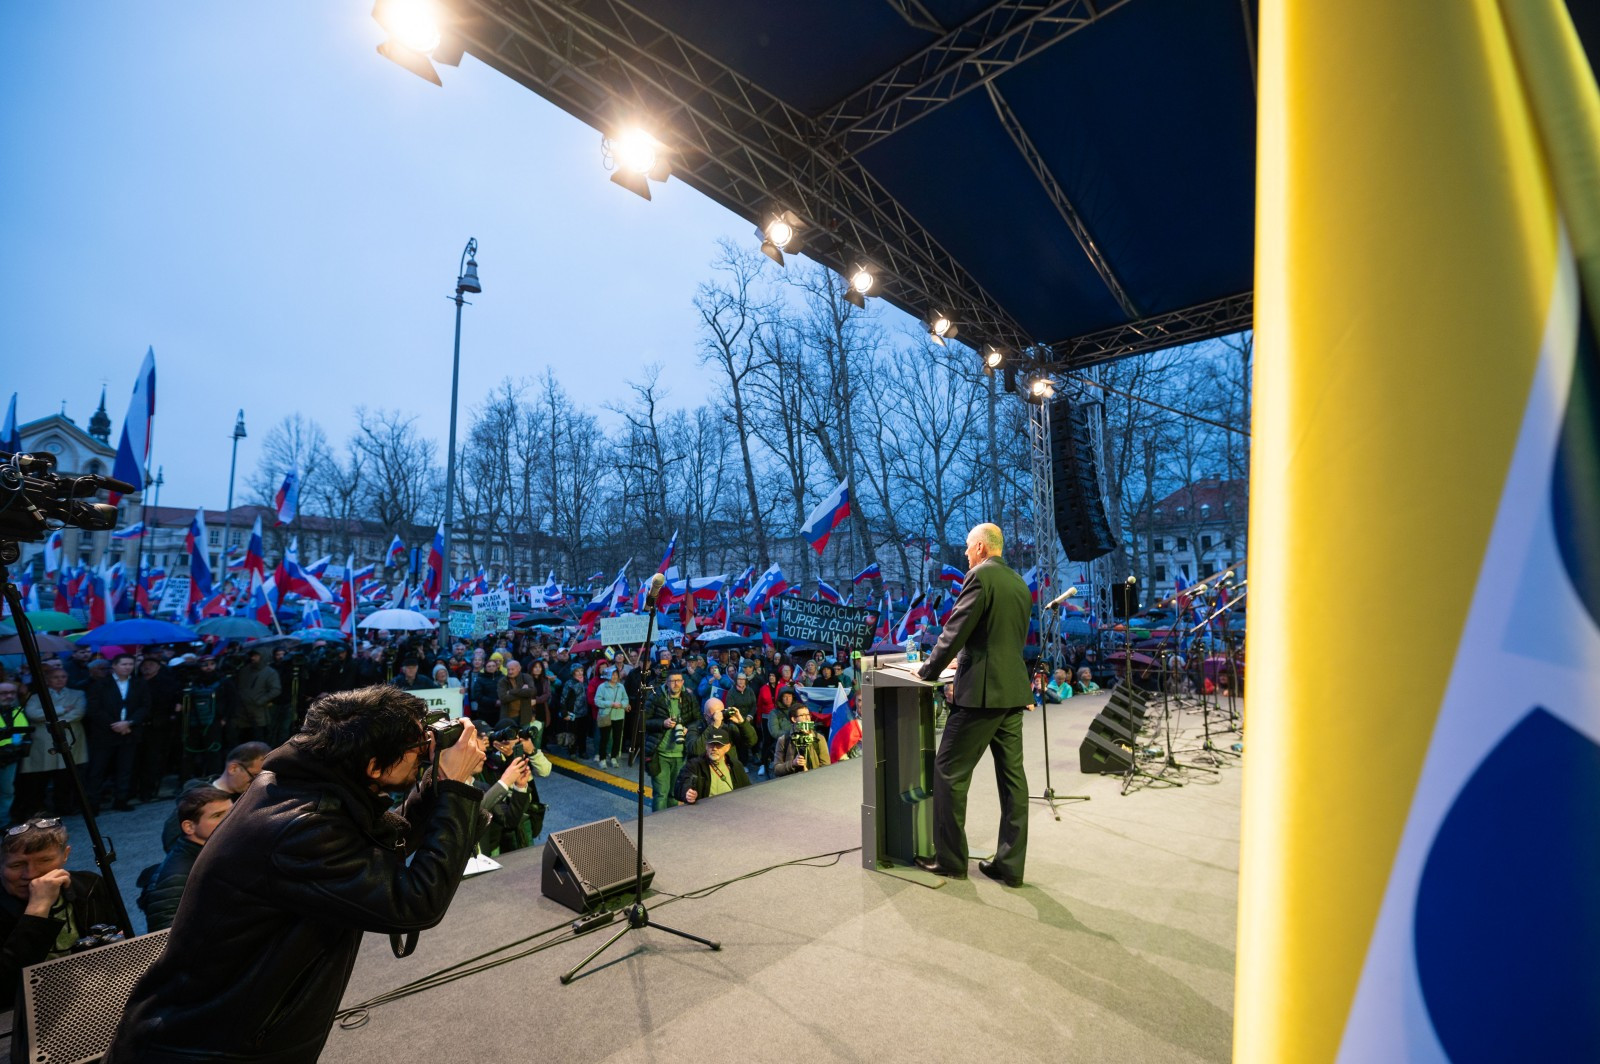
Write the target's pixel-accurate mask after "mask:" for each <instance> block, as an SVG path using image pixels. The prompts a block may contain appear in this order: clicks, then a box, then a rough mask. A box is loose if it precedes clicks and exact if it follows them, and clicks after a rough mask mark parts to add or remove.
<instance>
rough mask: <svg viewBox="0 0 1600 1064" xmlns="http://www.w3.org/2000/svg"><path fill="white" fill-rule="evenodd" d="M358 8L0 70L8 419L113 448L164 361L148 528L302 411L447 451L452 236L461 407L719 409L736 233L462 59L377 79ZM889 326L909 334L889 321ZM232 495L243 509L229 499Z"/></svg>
mask: <svg viewBox="0 0 1600 1064" xmlns="http://www.w3.org/2000/svg"><path fill="white" fill-rule="evenodd" d="M370 10H371V3H370V0H277V2H275V3H270V4H235V3H215V2H200V0H185V2H179V0H161V2H157V3H148V4H120V3H108V2H102V3H67V2H62V3H48V4H7V5H5V6H4V9H3V10H0V26H3V27H4V29H5V31H6V39H7V40H10V41H12V42H13V43H14V47H13V48H12V49H11V54H10V56H9V57H8V60H7V62H6V63H5V64H4V65H3V68H0V137H3V143H4V144H5V146H6V157H7V159H8V165H7V166H6V168H5V169H6V182H5V184H6V195H5V196H4V197H3V198H0V288H3V290H4V291H5V293H6V295H7V297H8V300H7V301H8V310H7V313H5V314H3V315H0V365H4V366H5V367H6V372H5V373H4V374H3V376H0V392H3V394H0V403H4V402H5V401H6V400H8V399H9V397H10V393H11V391H12V390H17V391H18V392H20V396H19V399H18V415H19V417H20V418H21V419H22V420H24V421H26V420H31V419H33V418H36V417H40V416H43V415H45V414H47V413H50V412H52V411H55V410H58V409H60V404H61V401H62V400H63V399H64V400H66V403H67V412H68V413H69V414H70V415H71V416H72V417H73V418H75V419H76V420H77V421H78V423H79V424H80V425H84V424H86V423H87V421H88V418H89V415H90V413H92V412H93V409H94V405H95V403H96V402H97V401H98V398H99V393H100V386H101V383H102V381H104V382H106V383H107V384H108V386H109V391H108V398H107V409H108V410H109V411H110V413H111V417H112V421H113V430H112V443H113V445H114V444H115V442H116V438H117V434H118V433H120V431H121V426H122V418H123V414H124V412H125V411H126V408H127V403H128V397H129V393H130V391H131V389H132V386H133V378H134V374H135V373H136V372H137V370H138V366H139V362H140V359H141V358H142V357H143V355H144V352H145V348H146V347H147V346H150V345H153V346H154V347H155V352H156V366H157V374H158V382H159V384H158V409H157V421H156V429H155V447H154V453H153V459H152V464H153V465H160V466H163V467H164V472H165V477H166V483H165V487H164V489H163V491H162V496H161V501H162V503H163V504H164V505H178V506H194V505H199V504H204V505H207V506H210V507H214V508H220V507H221V505H222V502H223V499H224V497H225V495H226V492H227V478H228V442H229V441H228V436H229V433H230V431H231V429H232V426H233V420H234V412H235V411H236V410H237V409H238V408H240V407H243V408H244V410H245V417H246V420H247V422H248V425H249V430H250V434H251V436H250V438H249V439H247V440H245V441H244V442H243V443H242V444H241V446H240V452H239V468H240V478H239V482H240V484H241V485H242V484H243V483H244V481H245V479H246V477H247V475H248V473H249V472H251V471H253V470H254V469H255V466H256V462H257V458H258V456H259V451H258V449H257V448H258V445H259V442H260V439H261V437H262V436H263V435H264V434H265V433H266V431H267V429H268V428H269V427H270V426H271V425H273V424H274V423H276V422H277V421H278V420H279V419H280V418H282V417H283V416H284V415H286V414H289V413H291V412H293V411H295V410H299V411H301V412H303V413H304V414H306V415H308V416H310V417H313V418H315V419H316V420H318V421H320V422H321V423H322V424H323V427H324V428H326V429H327V430H328V432H329V435H330V437H332V439H333V441H334V442H335V444H338V443H339V442H340V441H342V440H343V439H344V437H345V436H346V434H347V433H348V431H349V427H350V424H351V416H350V412H351V410H352V408H353V407H354V406H355V405H356V404H357V403H364V404H366V405H368V406H372V407H391V408H402V409H405V410H410V411H416V412H417V413H419V414H420V415H421V427H422V428H423V430H424V431H425V432H426V433H428V434H429V435H431V436H433V437H434V438H435V439H436V440H438V441H440V445H441V450H442V445H443V440H444V438H445V435H446V431H447V427H448V417H449V398H450V350H451V342H452V330H453V328H454V308H453V307H452V305H451V304H450V302H449V299H448V297H449V296H450V295H451V294H452V293H453V291H454V287H455V277H456V268H457V265H458V263H459V261H460V256H461V251H462V248H463V247H464V246H465V244H466V241H467V238H468V237H477V239H478V243H479V245H480V250H479V253H478V264H479V270H480V276H481V278H482V281H483V287H484V291H483V294H482V295H480V296H478V297H476V298H475V301H474V305H472V306H469V307H468V308H466V311H465V319H464V325H463V332H462V365H461V394H462V413H463V418H465V416H466V412H467V410H468V409H469V408H470V406H471V405H472V404H473V403H475V402H477V401H478V400H479V399H480V398H481V397H482V396H483V395H484V393H485V392H486V391H487V390H488V389H489V388H490V387H491V386H492V385H493V384H494V383H495V382H497V381H498V380H500V379H501V378H502V377H504V376H506V375H507V374H511V375H516V376H523V375H526V376H529V377H532V376H535V375H537V374H539V373H541V372H542V371H543V369H544V367H545V366H546V365H553V366H554V367H555V369H556V373H557V376H558V377H559V379H560V380H561V381H562V383H563V384H564V385H565V387H566V388H567V390H568V391H569V393H571V394H572V396H573V397H574V399H576V400H577V401H578V402H580V403H582V404H584V405H585V406H588V407H590V408H597V407H598V406H599V404H600V403H601V402H603V401H605V400H607V399H609V398H612V397H620V396H621V395H622V394H624V392H625V389H623V388H622V387H621V385H619V382H622V381H626V380H627V379H629V377H630V376H631V375H632V374H633V373H634V372H635V371H636V370H637V369H638V368H639V367H641V366H644V365H645V364H647V363H650V362H660V363H662V364H663V365H664V366H665V372H664V374H663V381H664V382H665V383H666V384H667V386H668V388H669V391H670V398H669V402H670V403H671V404H673V405H679V404H682V405H693V404H695V403H697V402H699V401H700V400H701V398H702V397H703V395H704V392H705V390H706V385H705V384H704V383H703V378H702V374H701V371H700V370H699V367H698V364H697V362H696V359H695V354H694V349H695V339H696V331H695V317H694V312H693V309H692V308H691V306H690V305H689V301H690V299H691V298H692V296H693V294H694V290H695V287H696V285H697V284H698V283H700V281H702V280H703V279H705V278H707V277H708V276H709V273H710V271H709V267H708V264H709V262H710V261H711V259H712V257H713V254H714V251H715V249H714V247H713V242H714V241H715V240H716V239H717V238H718V237H720V236H724V235H727V236H732V237H734V238H735V239H738V240H747V239H750V237H751V234H752V228H751V226H750V225H749V224H748V223H746V222H744V221H743V220H741V219H739V218H737V217H735V216H734V215H732V214H729V213H728V212H726V211H724V210H723V209H722V208H721V207H718V206H716V205H715V204H713V203H711V202H710V201H709V200H706V199H705V198H703V197H701V196H700V195H699V194H698V193H696V192H694V191H693V190H691V189H689V188H688V187H686V186H685V185H683V184H681V183H679V182H670V183H669V184H667V185H666V186H657V187H656V189H655V190H654V194H655V200H654V202H652V203H646V202H645V201H644V200H642V199H639V198H638V197H636V196H634V195H632V194H631V193H629V192H626V191H624V190H623V189H621V188H619V187H617V186H615V185H613V184H611V183H610V182H609V181H608V180H607V177H608V174H607V172H606V171H605V170H604V169H603V167H602V164H601V156H600V134H599V133H598V132H596V131H594V130H591V129H590V128H589V127H587V126H585V125H583V124H582V123H580V122H578V121H577V120H576V119H574V118H571V117H569V116H568V115H567V114H565V113H564V112H562V111H560V110H559V109H557V108H556V107H555V106H554V105H553V104H549V103H546V102H545V101H544V100H542V99H540V98H539V97H537V96H535V95H534V94H533V93H532V92H530V91H528V90H526V89H523V88H521V87H520V86H517V85H515V84H514V83H513V82H511V81H510V80H509V79H506V78H504V77H502V76H501V75H499V74H497V73H495V72H493V71H491V70H489V69H488V68H487V67H484V66H483V65H481V64H480V63H478V62H477V61H476V60H474V59H472V58H471V57H468V58H466V59H465V60H464V61H463V62H462V65H461V67H460V68H459V69H452V68H449V67H441V68H440V72H441V77H442V78H443V80H444V83H445V84H444V88H443V89H440V88H438V87H436V86H434V85H431V84H429V83H427V82H424V81H423V80H421V79H420V78H417V77H415V76H413V75H411V74H409V73H407V72H406V71H404V70H402V69H400V68H399V67H398V66H395V65H394V64H392V63H390V62H388V61H387V60H385V59H383V58H382V57H380V56H379V55H378V54H377V52H376V51H375V48H376V46H377V44H378V42H379V41H380V40H381V39H382V31H381V30H380V29H379V27H378V26H377V24H376V23H374V22H373V21H372V19H371V18H370V17H369V11H370ZM885 313H887V314H888V315H890V317H892V318H898V317H901V315H900V314H899V313H898V312H897V311H893V310H892V309H888V308H886V309H885ZM240 490H241V491H242V487H241V489H240Z"/></svg>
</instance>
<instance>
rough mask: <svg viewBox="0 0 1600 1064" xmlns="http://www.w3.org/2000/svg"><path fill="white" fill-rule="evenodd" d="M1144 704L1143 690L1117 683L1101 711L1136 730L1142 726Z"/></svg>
mask: <svg viewBox="0 0 1600 1064" xmlns="http://www.w3.org/2000/svg"><path fill="white" fill-rule="evenodd" d="M1145 705H1146V700H1145V695H1144V692H1142V691H1137V690H1133V689H1131V688H1129V687H1128V686H1127V685H1126V684H1122V683H1119V684H1117V686H1115V687H1113V688H1112V689H1111V697H1110V698H1108V699H1106V704H1105V708H1104V709H1102V710H1101V712H1102V713H1104V714H1107V715H1109V716H1111V717H1113V718H1115V719H1117V720H1120V721H1122V722H1123V723H1125V724H1126V725H1127V726H1128V727H1129V728H1131V729H1133V730H1134V731H1138V730H1139V729H1140V728H1142V727H1144V715H1145Z"/></svg>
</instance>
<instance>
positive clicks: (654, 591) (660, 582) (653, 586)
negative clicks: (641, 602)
mask: <svg viewBox="0 0 1600 1064" xmlns="http://www.w3.org/2000/svg"><path fill="white" fill-rule="evenodd" d="M666 586H667V578H666V575H665V574H663V573H657V574H656V575H655V576H652V577H651V578H650V593H649V595H648V596H647V597H646V599H645V602H646V603H647V604H649V605H650V606H654V605H655V604H656V596H657V595H659V594H661V589H662V588H664V587H666Z"/></svg>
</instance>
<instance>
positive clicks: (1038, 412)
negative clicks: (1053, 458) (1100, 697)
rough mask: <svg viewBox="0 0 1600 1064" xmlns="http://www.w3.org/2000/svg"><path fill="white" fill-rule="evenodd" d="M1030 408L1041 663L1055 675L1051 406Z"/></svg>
mask: <svg viewBox="0 0 1600 1064" xmlns="http://www.w3.org/2000/svg"><path fill="white" fill-rule="evenodd" d="M1024 405H1025V406H1026V407H1027V408H1028V455H1029V458H1030V460H1031V461H1030V470H1029V471H1030V473H1031V474H1032V475H1031V477H1030V479H1031V480H1032V484H1033V542H1034V544H1035V548H1036V551H1035V554H1034V561H1035V563H1036V564H1037V565H1038V570H1037V572H1038V577H1039V605H1038V609H1039V664H1040V667H1041V668H1043V669H1045V670H1047V674H1054V672H1055V670H1056V669H1058V668H1060V666H1061V611H1060V610H1059V609H1055V610H1047V609H1045V608H1044V604H1045V603H1046V602H1049V601H1050V600H1051V599H1053V598H1055V597H1056V596H1057V595H1058V594H1060V591H1059V590H1057V588H1058V586H1059V584H1060V572H1061V570H1060V566H1059V565H1057V564H1056V559H1057V557H1058V554H1057V544H1056V493H1055V480H1054V478H1053V477H1052V471H1051V462H1050V408H1049V406H1048V405H1047V404H1045V403H1025V404H1024Z"/></svg>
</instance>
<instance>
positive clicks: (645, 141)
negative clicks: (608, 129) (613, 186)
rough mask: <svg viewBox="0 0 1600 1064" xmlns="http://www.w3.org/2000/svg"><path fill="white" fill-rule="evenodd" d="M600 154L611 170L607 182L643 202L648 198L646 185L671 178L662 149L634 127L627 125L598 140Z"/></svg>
mask: <svg viewBox="0 0 1600 1064" xmlns="http://www.w3.org/2000/svg"><path fill="white" fill-rule="evenodd" d="M600 154H601V156H602V157H603V158H604V159H605V163H606V167H607V168H608V169H610V170H611V180H612V181H614V182H616V183H617V184H619V185H621V186H622V187H623V188H625V189H627V190H628V191H629V192H632V193H634V194H635V195H639V196H643V197H644V198H645V199H649V198H650V182H652V181H665V180H666V179H667V178H669V177H671V176H672V166H671V164H670V163H669V162H668V161H667V149H666V146H665V145H663V144H662V143H661V141H659V140H657V139H656V137H655V136H653V135H652V134H651V133H649V132H648V131H646V130H644V129H642V128H640V127H638V126H628V127H626V128H624V129H623V130H622V131H621V132H620V133H618V134H617V135H616V136H614V137H602V138H601V139H600Z"/></svg>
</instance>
